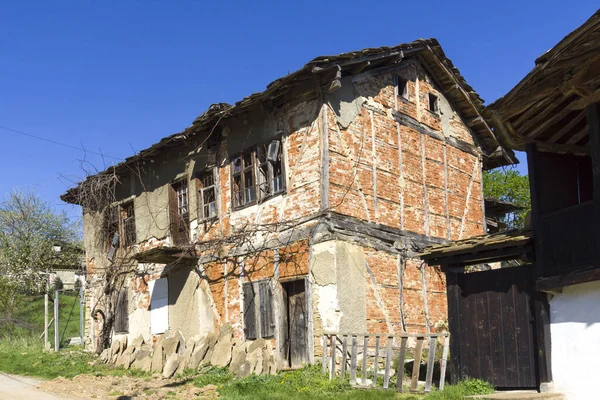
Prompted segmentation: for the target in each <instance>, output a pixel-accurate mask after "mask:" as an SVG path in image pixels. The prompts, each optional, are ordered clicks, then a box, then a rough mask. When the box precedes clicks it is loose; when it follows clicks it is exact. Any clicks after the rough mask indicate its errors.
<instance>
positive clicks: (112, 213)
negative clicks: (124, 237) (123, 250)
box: [104, 206, 119, 261]
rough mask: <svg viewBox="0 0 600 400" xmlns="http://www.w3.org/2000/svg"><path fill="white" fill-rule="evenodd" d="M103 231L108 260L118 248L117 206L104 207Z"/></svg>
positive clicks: (111, 258)
mask: <svg viewBox="0 0 600 400" xmlns="http://www.w3.org/2000/svg"><path fill="white" fill-rule="evenodd" d="M104 222H105V226H104V232H105V233H106V248H107V249H108V259H109V260H110V261H112V260H113V258H114V257H115V253H116V251H117V249H118V248H119V207H118V206H113V207H109V208H107V209H106V214H105V216H104Z"/></svg>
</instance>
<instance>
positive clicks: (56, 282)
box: [52, 276, 65, 291]
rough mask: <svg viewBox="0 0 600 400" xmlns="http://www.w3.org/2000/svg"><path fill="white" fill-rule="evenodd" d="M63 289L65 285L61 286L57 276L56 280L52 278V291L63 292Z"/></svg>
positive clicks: (61, 282) (61, 283)
mask: <svg viewBox="0 0 600 400" xmlns="http://www.w3.org/2000/svg"><path fill="white" fill-rule="evenodd" d="M64 287H65V285H64V284H63V281H62V279H60V278H59V277H58V276H57V277H56V278H54V282H52V290H53V291H56V290H63V289H64Z"/></svg>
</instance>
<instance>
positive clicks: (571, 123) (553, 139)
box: [548, 112, 585, 143]
mask: <svg viewBox="0 0 600 400" xmlns="http://www.w3.org/2000/svg"><path fill="white" fill-rule="evenodd" d="M584 118H585V113H584V112H580V113H579V114H577V116H576V117H575V118H573V119H572V120H571V121H569V122H568V123H567V124H566V125H564V126H563V127H562V128H560V129H559V130H558V132H556V133H555V134H554V135H553V136H552V137H551V138H550V139H548V142H551V143H555V142H557V141H559V140H560V139H561V138H562V137H563V136H565V135H566V134H567V133H569V132H570V131H571V129H573V128H574V127H575V126H576V125H577V124H579V123H580V122H581V121H583V119H584Z"/></svg>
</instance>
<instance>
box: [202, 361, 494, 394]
mask: <svg viewBox="0 0 600 400" xmlns="http://www.w3.org/2000/svg"><path fill="white" fill-rule="evenodd" d="M208 384H213V385H216V386H217V387H218V390H219V394H220V395H221V397H222V398H223V399H225V400H242V399H248V400H250V399H265V398H268V399H276V400H277V399H289V398H294V399H297V400H302V399H346V400H353V399H356V400H359V399H366V400H386V399H402V400H416V399H426V400H440V399H444V400H459V399H462V398H463V397H464V396H469V395H475V394H486V393H491V392H493V388H492V387H491V385H489V384H488V383H486V382H483V381H480V380H474V379H472V380H467V381H464V382H460V383H459V384H458V385H448V386H446V387H445V388H444V390H443V391H434V392H431V393H429V394H427V395H425V394H401V393H396V391H394V390H372V389H368V390H366V389H354V388H352V387H351V386H350V384H349V383H348V382H342V381H341V380H339V379H335V380H329V378H328V377H327V376H326V375H323V374H322V373H321V372H320V367H319V366H310V367H305V368H303V369H301V370H297V371H292V372H282V373H279V374H277V375H275V376H264V375H263V376H256V375H252V376H249V377H247V378H243V379H238V378H235V377H233V376H232V375H231V374H230V373H229V372H228V371H227V369H225V368H207V369H206V370H204V371H203V372H202V373H201V374H200V375H199V376H198V377H196V378H195V379H194V385H196V386H198V387H202V386H206V385H208Z"/></svg>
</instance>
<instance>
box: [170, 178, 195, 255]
mask: <svg viewBox="0 0 600 400" xmlns="http://www.w3.org/2000/svg"><path fill="white" fill-rule="evenodd" d="M169 213H170V223H171V236H172V239H173V244H175V245H180V244H186V243H187V242H188V239H189V231H190V229H189V228H190V226H189V225H190V214H189V202H188V184H187V180H186V179H183V180H180V181H177V182H175V183H173V184H171V190H170V191H169Z"/></svg>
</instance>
